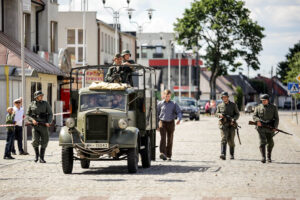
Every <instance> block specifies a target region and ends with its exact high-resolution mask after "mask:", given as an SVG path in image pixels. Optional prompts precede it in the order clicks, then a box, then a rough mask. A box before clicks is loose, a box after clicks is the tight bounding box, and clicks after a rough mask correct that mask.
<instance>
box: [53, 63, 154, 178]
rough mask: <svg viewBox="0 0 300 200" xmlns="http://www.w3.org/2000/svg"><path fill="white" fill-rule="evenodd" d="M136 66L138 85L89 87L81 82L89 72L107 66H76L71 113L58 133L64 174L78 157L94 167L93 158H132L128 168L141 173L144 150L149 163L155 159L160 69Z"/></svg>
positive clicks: (72, 71)
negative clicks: (156, 72)
mask: <svg viewBox="0 0 300 200" xmlns="http://www.w3.org/2000/svg"><path fill="white" fill-rule="evenodd" d="M133 67H134V68H135V72H134V73H133V78H134V82H135V83H134V86H133V87H129V86H128V85H126V84H119V83H105V82H102V83H93V84H91V85H90V86H89V87H85V84H84V83H83V81H80V78H79V77H82V78H81V80H86V78H85V76H86V74H87V73H88V71H91V70H94V71H95V70H98V71H100V72H104V73H105V71H107V68H108V66H101V65H100V66H84V67H77V68H73V69H72V70H71V73H70V77H71V79H72V81H70V105H71V109H72V110H71V117H70V118H68V119H67V120H66V126H64V127H62V129H61V131H60V134H59V145H60V146H62V169H63V172H64V173H65V174H70V173H72V170H73V162H74V160H80V162H81V167H82V168H89V166H90V162H91V161H101V160H114V161H116V160H126V159H127V167H128V172H129V173H136V172H137V170H138V162H139V154H140V155H141V161H142V167H144V168H148V167H150V166H151V160H155V148H156V144H155V137H156V136H155V131H156V95H155V91H156V89H155V85H156V84H155V83H156V74H155V70H154V69H153V68H150V67H145V66H141V65H134V66H133ZM81 84H82V86H83V87H81V88H80V85H81ZM98 86H100V87H98ZM79 88H80V89H79Z"/></svg>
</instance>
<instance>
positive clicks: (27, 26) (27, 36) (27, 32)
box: [24, 14, 31, 49]
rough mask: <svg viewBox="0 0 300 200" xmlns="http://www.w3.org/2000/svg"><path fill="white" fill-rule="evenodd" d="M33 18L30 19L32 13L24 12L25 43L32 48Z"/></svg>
mask: <svg viewBox="0 0 300 200" xmlns="http://www.w3.org/2000/svg"><path fill="white" fill-rule="evenodd" d="M30 21H31V19H30V14H24V22H25V23H24V29H25V30H24V31H25V33H24V36H25V38H24V45H25V47H26V48H28V49H30V48H31V22H30Z"/></svg>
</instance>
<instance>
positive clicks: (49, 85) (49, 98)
mask: <svg viewBox="0 0 300 200" xmlns="http://www.w3.org/2000/svg"><path fill="white" fill-rule="evenodd" d="M47 101H48V103H49V104H50V106H51V107H52V83H48V88H47Z"/></svg>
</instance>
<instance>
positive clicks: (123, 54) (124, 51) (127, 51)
mask: <svg viewBox="0 0 300 200" xmlns="http://www.w3.org/2000/svg"><path fill="white" fill-rule="evenodd" d="M126 54H129V55H130V56H131V53H130V51H129V50H128V49H126V50H123V51H122V56H125V55H126Z"/></svg>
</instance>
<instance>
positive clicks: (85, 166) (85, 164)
mask: <svg viewBox="0 0 300 200" xmlns="http://www.w3.org/2000/svg"><path fill="white" fill-rule="evenodd" d="M90 163H91V161H90V160H80V164H81V168H82V169H88V168H89V167H90Z"/></svg>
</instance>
